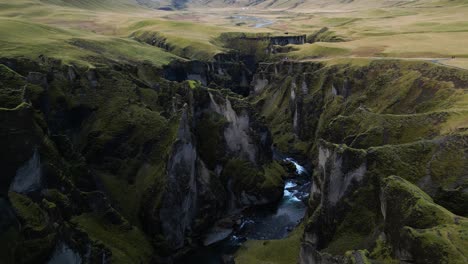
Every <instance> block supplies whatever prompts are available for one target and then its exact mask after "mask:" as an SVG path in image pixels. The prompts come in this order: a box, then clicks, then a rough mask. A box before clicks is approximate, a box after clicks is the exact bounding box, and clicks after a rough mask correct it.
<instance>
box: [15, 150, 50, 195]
mask: <svg viewBox="0 0 468 264" xmlns="http://www.w3.org/2000/svg"><path fill="white" fill-rule="evenodd" d="M41 178H42V168H41V160H40V156H39V152H38V150H37V148H35V149H34V154H33V156H32V157H31V158H30V159H29V160H28V161H27V162H26V163H25V164H24V165H23V166H21V167H20V168H19V169H18V170H17V171H16V176H15V178H14V179H13V182H12V183H11V185H10V191H13V192H17V193H28V192H32V191H38V190H40V188H41Z"/></svg>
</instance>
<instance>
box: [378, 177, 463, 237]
mask: <svg viewBox="0 0 468 264" xmlns="http://www.w3.org/2000/svg"><path fill="white" fill-rule="evenodd" d="M383 184H384V185H383V187H382V192H383V193H384V197H385V198H384V199H385V200H386V204H387V213H386V215H387V219H386V221H387V222H388V223H391V224H392V225H393V224H396V225H400V226H410V227H413V228H428V227H432V226H435V225H440V224H448V223H453V221H454V215H453V214H452V213H451V212H449V211H448V210H447V209H445V208H443V207H441V206H439V205H437V204H435V203H434V202H433V200H432V198H431V197H430V196H429V195H427V194H426V193H424V192H423V191H422V190H421V189H419V188H418V187H416V186H415V185H413V184H411V183H410V182H408V181H406V180H404V179H402V178H400V177H396V176H390V177H387V178H385V179H384V180H383ZM396 201H398V202H396Z"/></svg>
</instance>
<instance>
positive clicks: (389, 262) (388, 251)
mask: <svg viewBox="0 0 468 264" xmlns="http://www.w3.org/2000/svg"><path fill="white" fill-rule="evenodd" d="M392 255H393V249H392V246H391V245H390V244H388V243H387V242H386V241H385V240H384V239H382V237H379V238H378V239H377V240H376V241H375V247H374V249H373V250H372V252H371V253H370V257H371V258H372V259H375V260H377V261H380V262H382V263H383V264H398V263H400V262H399V261H398V260H396V259H394V258H393V257H392Z"/></svg>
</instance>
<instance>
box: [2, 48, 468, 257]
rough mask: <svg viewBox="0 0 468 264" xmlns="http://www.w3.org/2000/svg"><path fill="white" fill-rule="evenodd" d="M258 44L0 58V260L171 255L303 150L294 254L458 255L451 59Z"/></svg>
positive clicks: (464, 199) (282, 178)
mask: <svg viewBox="0 0 468 264" xmlns="http://www.w3.org/2000/svg"><path fill="white" fill-rule="evenodd" d="M243 43H244V42H241V43H239V46H243ZM249 43H250V42H249ZM259 43H260V44H258V45H259V46H257V44H255V45H254V47H253V48H251V49H248V50H240V53H238V54H234V55H233V54H224V55H223V54H221V55H219V56H217V57H216V58H215V60H214V61H213V62H210V63H207V62H200V61H188V62H187V61H185V62H174V63H173V64H171V65H169V66H167V67H166V68H163V69H161V68H158V67H154V66H152V65H151V64H148V63H127V64H122V63H116V62H113V61H105V62H103V63H102V67H96V68H94V69H87V68H80V67H77V66H74V65H65V64H62V63H61V62H60V61H56V60H52V59H47V58H41V60H40V61H31V60H26V59H24V60H22V59H1V60H0V81H1V83H2V84H3V87H4V88H2V90H1V97H0V98H1V99H2V101H0V116H1V117H2V123H1V126H2V127H1V128H0V131H1V133H2V139H1V140H2V146H3V148H1V150H0V153H1V154H0V157H1V159H2V160H4V161H8V162H5V163H4V167H3V173H2V174H3V176H2V177H1V181H2V184H1V185H0V186H1V187H2V189H1V200H0V201H1V203H0V210H1V211H2V215H4V216H6V217H4V218H3V219H2V222H1V223H0V229H1V230H2V234H3V235H2V236H1V238H0V241H2V247H4V248H5V247H6V246H5V245H7V244H8V243H9V241H12V240H14V241H18V242H17V243H16V244H15V245H14V250H12V251H8V252H2V255H1V258H2V259H7V260H11V259H13V260H15V261H17V262H18V263H34V262H35V261H42V262H45V263H47V262H48V261H51V262H49V263H54V262H53V260H54V259H56V258H58V257H57V255H60V257H64V258H66V259H67V261H68V262H69V263H81V261H82V260H85V262H86V263H173V262H177V260H178V259H179V258H180V257H183V256H184V255H186V254H190V253H189V252H191V251H193V250H194V249H196V248H199V247H200V246H202V245H203V240H204V239H205V236H206V234H207V232H208V231H209V230H210V229H211V228H212V227H213V225H215V224H217V225H219V224H220V223H221V225H222V226H223V227H225V228H233V229H236V228H239V226H240V225H241V224H242V222H238V221H237V220H238V219H237V218H229V217H227V216H229V215H232V212H235V211H239V210H241V209H243V208H252V207H257V206H272V205H273V206H275V205H276V204H278V203H279V202H280V201H281V199H282V197H283V196H284V186H285V182H287V181H290V180H291V177H292V178H294V177H298V175H297V172H296V171H295V167H294V166H293V165H292V164H291V163H290V162H286V161H284V159H280V158H278V157H277V154H276V153H281V154H283V155H285V157H293V158H294V159H297V160H298V161H299V162H300V164H310V166H309V167H310V168H308V170H309V171H310V175H309V180H308V181H307V182H310V183H311V186H310V187H308V188H309V196H310V197H309V198H308V199H306V201H305V204H304V205H305V206H306V207H307V212H306V216H305V218H304V219H303V220H302V221H301V225H302V228H303V229H304V231H303V233H301V234H300V238H301V240H300V242H299V241H298V242H297V243H300V252H297V255H298V261H299V262H300V263H301V264H309V263H310V264H311V263H369V262H368V261H370V260H373V261H405V262H407V263H447V262H446V260H447V259H449V260H450V263H463V262H464V261H465V260H466V248H463V247H462V245H463V244H462V243H461V244H457V245H454V244H452V243H451V240H463V239H465V241H466V236H467V234H466V232H465V231H464V230H466V228H467V225H468V222H467V221H466V219H465V218H464V217H466V216H467V214H468V212H467V208H466V206H465V205H466V204H467V203H468V195H467V190H468V185H467V178H468V174H467V173H468V162H467V161H468V157H467V156H468V140H467V134H466V130H453V129H451V127H452V125H453V124H454V123H457V122H463V120H460V119H459V116H460V115H461V112H463V111H466V110H464V109H462V108H459V105H460V104H461V103H462V99H463V98H465V97H466V91H467V87H468V86H467V84H468V73H467V72H466V71H464V70H459V69H452V68H448V67H443V66H438V65H435V64H431V63H426V62H413V61H397V60H382V61H372V62H367V63H363V64H354V63H351V62H344V63H338V64H334V65H328V64H326V63H321V62H295V61H288V60H280V61H270V60H266V59H264V58H263V57H262V56H263V54H264V53H265V51H264V48H265V47H268V45H269V44H267V45H266V46H264V44H265V43H263V42H262V41H260V42H259ZM259 50H260V51H259ZM258 54H262V55H261V56H260V57H259V56H258ZM267 54H269V53H267ZM395 201H399V202H395ZM237 215H239V214H237ZM220 220H221V221H220ZM363 223H366V224H365V225H363ZM289 231H292V230H289ZM268 245H269V244H266V245H265V247H267V248H268ZM460 245H461V246H460ZM32 248H34V249H35V250H34V252H33V253H31V251H30V250H31V249H32ZM61 254H62V255H61ZM253 254H255V252H254V253H253ZM231 260H232V259H231V258H227V260H226V261H231ZM389 263H391V262H389Z"/></svg>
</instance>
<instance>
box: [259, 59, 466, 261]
mask: <svg viewBox="0 0 468 264" xmlns="http://www.w3.org/2000/svg"><path fill="white" fill-rule="evenodd" d="M467 80H468V74H467V73H466V72H465V71H463V70H458V69H450V68H446V67H441V66H436V65H433V64H430V63H421V62H402V61H392V60H388V61H374V62H366V63H364V64H363V63H359V64H352V63H348V64H339V63H338V64H334V63H328V64H319V63H294V62H282V63H273V64H262V65H260V70H259V71H258V72H257V74H256V76H254V82H253V87H252V91H253V93H255V96H254V97H252V100H253V101H254V102H255V103H256V105H257V108H258V109H259V112H261V113H262V114H263V115H264V116H265V118H266V121H267V123H268V124H269V126H270V129H271V131H272V135H273V141H274V144H275V146H276V147H277V148H279V149H281V150H282V151H285V152H293V153H294V152H296V153H300V154H303V155H307V156H308V157H309V158H310V159H311V160H312V161H313V163H314V164H315V168H314V177H313V186H312V190H311V198H310V201H309V217H308V220H307V223H306V227H305V232H304V237H303V240H302V249H301V253H300V262H301V263H347V262H352V263H367V262H368V261H383V262H385V263H387V262H388V263H392V262H399V261H408V262H414V263H463V262H466V252H464V249H463V248H464V247H466V246H464V245H466V242H467V237H466V231H467V230H466V226H465V224H464V222H466V218H464V217H466V216H467V215H468V211H467V208H468V207H466V205H467V204H468V196H467V195H466V192H467V187H468V185H467V180H468V174H467V172H468V141H467V139H468V138H467V134H466V131H467V128H468V127H467V125H468V123H467V120H468V112H467V111H468V109H467V106H468V101H467V98H468V97H467V93H466V89H467V87H468V82H467ZM391 175H398V177H396V176H392V177H390V176H391ZM403 179H404V180H403ZM393 183H394V184H395V185H397V184H399V185H397V186H401V188H403V189H404V190H405V191H403V190H400V189H398V188H400V187H398V188H397V187H396V186H395V185H394V184H393ZM416 186H417V187H416ZM393 188H396V189H398V191H396V190H395V191H393ZM390 189H392V191H390ZM410 190H414V191H410ZM390 193H391V195H390ZM420 197H424V198H420ZM418 199H420V200H418ZM404 201H407V202H404ZM423 201H424V202H423ZM408 203H409V204H408ZM389 204H392V206H391V207H392V209H389V207H388V205H389ZM442 206H443V207H442ZM429 219H430V220H429ZM416 230H417V231H416ZM447 237H453V240H452V241H450V239H448V240H447ZM455 241H456V242H455ZM366 261H367V262H366Z"/></svg>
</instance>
